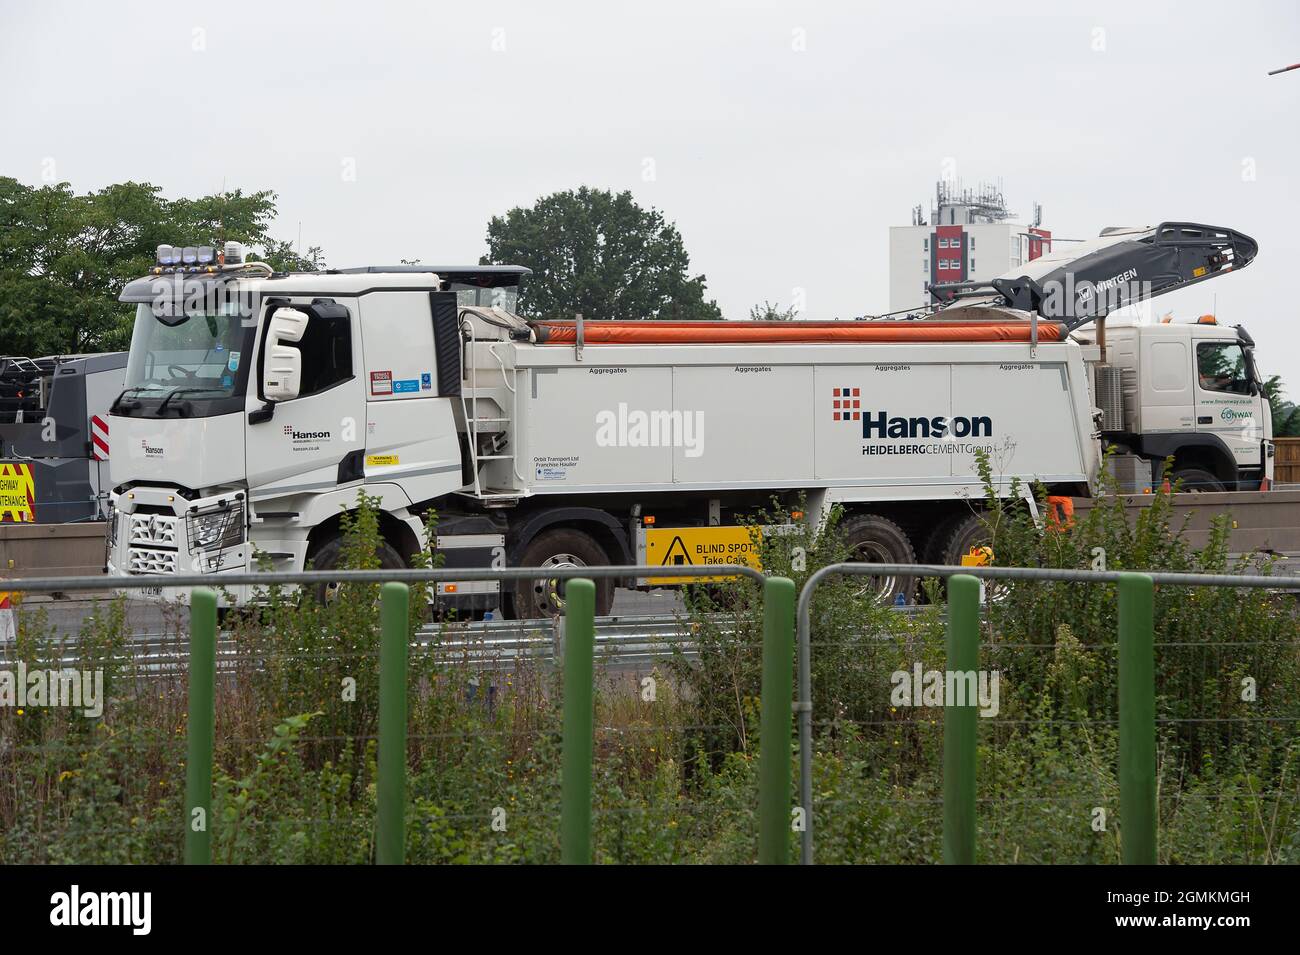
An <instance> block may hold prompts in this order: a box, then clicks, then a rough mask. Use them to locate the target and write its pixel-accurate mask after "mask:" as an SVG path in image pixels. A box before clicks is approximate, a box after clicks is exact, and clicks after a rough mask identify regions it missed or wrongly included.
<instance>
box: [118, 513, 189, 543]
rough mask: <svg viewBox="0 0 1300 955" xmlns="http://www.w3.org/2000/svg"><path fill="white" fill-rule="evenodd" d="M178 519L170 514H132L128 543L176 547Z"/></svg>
mask: <svg viewBox="0 0 1300 955" xmlns="http://www.w3.org/2000/svg"><path fill="white" fill-rule="evenodd" d="M178 520H179V519H178V518H176V517H173V516H171V515H169V514H132V515H131V528H130V531H129V532H128V533H127V543H130V544H158V545H159V546H162V547H175V546H176V524H177V522H178Z"/></svg>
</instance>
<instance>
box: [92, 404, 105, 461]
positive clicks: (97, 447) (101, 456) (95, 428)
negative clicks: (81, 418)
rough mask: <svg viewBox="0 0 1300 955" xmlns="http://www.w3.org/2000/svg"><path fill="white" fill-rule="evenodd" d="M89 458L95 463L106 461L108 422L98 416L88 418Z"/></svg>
mask: <svg viewBox="0 0 1300 955" xmlns="http://www.w3.org/2000/svg"><path fill="white" fill-rule="evenodd" d="M90 456H91V457H92V458H94V459H95V460H96V461H107V460H108V422H107V421H105V420H104V419H103V418H101V417H100V416H99V415H91V416H90Z"/></svg>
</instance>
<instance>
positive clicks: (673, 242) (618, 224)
mask: <svg viewBox="0 0 1300 955" xmlns="http://www.w3.org/2000/svg"><path fill="white" fill-rule="evenodd" d="M487 246H488V253H487V255H486V256H484V258H483V264H484V265H487V264H490V263H497V264H503V265H525V266H527V267H529V268H530V269H532V270H533V274H532V275H530V276H529V277H528V279H527V280H526V281H525V282H524V286H523V292H522V295H521V297H520V306H519V307H520V311H521V313H523V314H528V315H532V316H536V317H539V318H572V317H573V314H574V313H575V312H581V313H582V315H583V316H584V317H585V318H587V319H618V320H623V321H627V320H636V319H651V318H658V319H683V320H686V319H691V320H699V319H718V318H721V317H722V313H721V312H720V311H719V310H718V306H717V303H715V302H713V301H706V300H705V298H704V294H705V288H704V282H705V279H704V276H703V275H697V276H694V277H691V276H690V275H689V274H688V270H689V268H690V258H689V257H688V256H687V254H686V249H685V247H684V246H683V244H682V237H681V233H679V232H678V231H677V227H676V226H675V225H673V224H672V223H670V222H667V221H665V219H664V217H663V213H661V212H659V211H658V210H657V209H643V208H641V206H639V205H637V203H636V202H635V201H634V200H633V199H632V194H631V193H630V192H620V193H617V194H615V193H612V192H610V191H608V190H601V189H589V188H587V187H586V186H583V187H582V188H580V189H578V190H577V191H572V190H570V191H567V192H557V193H553V194H552V195H549V196H545V197H543V198H541V199H539V200H537V202H536V203H534V204H533V206H532V207H531V208H529V209H523V208H518V207H516V208H514V209H511V210H510V211H509V212H507V213H506V214H505V215H504V216H493V217H492V220H491V221H490V222H489V223H488V229H487Z"/></svg>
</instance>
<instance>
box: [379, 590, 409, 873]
mask: <svg viewBox="0 0 1300 955" xmlns="http://www.w3.org/2000/svg"><path fill="white" fill-rule="evenodd" d="M409 602H410V591H409V589H408V588H407V586H406V584H399V583H387V584H384V586H383V588H382V589H381V590H380V595H379V625H380V639H379V779H378V780H377V784H376V793H375V803H376V807H377V812H376V818H375V861H376V862H377V863H379V864H380V865H401V864H402V862H403V861H405V859H406V657H407V645H406V626H407V619H408V617H407V607H408V604H409Z"/></svg>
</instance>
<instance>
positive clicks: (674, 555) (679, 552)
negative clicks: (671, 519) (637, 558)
mask: <svg viewBox="0 0 1300 955" xmlns="http://www.w3.org/2000/svg"><path fill="white" fill-rule="evenodd" d="M689 563H691V555H690V554H688V553H687V552H686V545H685V544H684V543H682V538H681V535H680V534H679V535H677V536H676V537H674V538H673V542H672V543H671V544H669V545H668V553H666V554H664V559H663V563H661V564H660V565H659V566H661V567H675V566H681V565H682V564H689Z"/></svg>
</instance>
